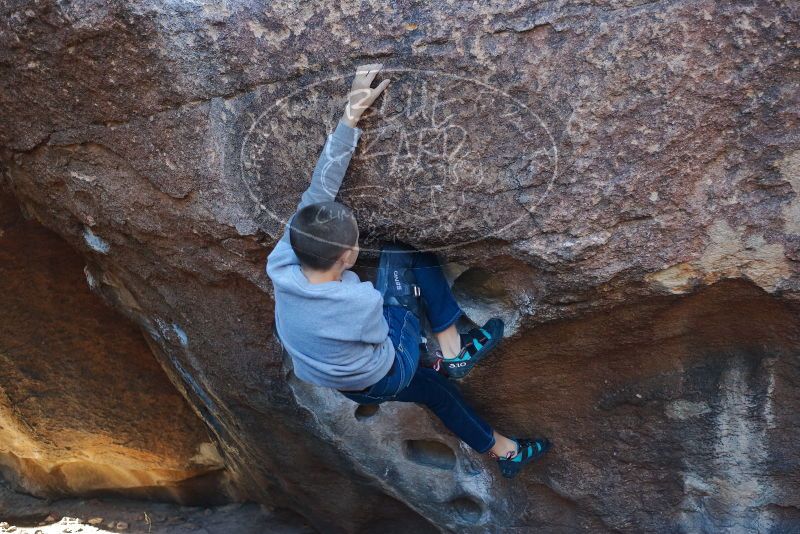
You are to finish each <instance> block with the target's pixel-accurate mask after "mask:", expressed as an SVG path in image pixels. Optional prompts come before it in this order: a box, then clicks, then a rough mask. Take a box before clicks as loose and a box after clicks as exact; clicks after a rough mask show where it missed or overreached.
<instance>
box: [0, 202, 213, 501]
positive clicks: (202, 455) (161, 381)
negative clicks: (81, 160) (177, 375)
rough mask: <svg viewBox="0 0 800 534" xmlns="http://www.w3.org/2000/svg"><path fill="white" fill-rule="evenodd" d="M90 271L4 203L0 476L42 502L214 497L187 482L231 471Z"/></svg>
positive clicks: (0, 210)
mask: <svg viewBox="0 0 800 534" xmlns="http://www.w3.org/2000/svg"><path fill="white" fill-rule="evenodd" d="M84 266H85V263H84V261H83V260H82V259H81V257H80V256H78V255H77V254H76V253H75V251H74V250H73V249H72V248H70V247H69V245H67V243H65V242H64V241H63V240H62V239H61V238H60V237H59V236H58V235H56V234H55V233H53V232H52V231H50V230H47V229H45V228H43V227H42V226H41V225H40V224H39V223H37V222H35V221H26V220H24V219H23V217H22V216H21V214H20V212H19V211H18V209H17V207H16V205H15V204H14V202H13V199H12V198H10V197H9V196H8V195H4V196H1V197H0V357H1V358H2V366H0V469H1V470H2V472H3V474H4V475H5V476H6V477H7V478H9V479H10V480H12V481H14V482H15V483H16V485H17V486H18V487H20V488H22V489H24V490H25V491H27V492H30V493H33V494H35V495H39V496H54V495H86V494H90V493H96V492H102V491H105V490H113V491H125V492H127V493H128V494H131V495H141V496H147V495H149V496H153V497H163V498H175V499H178V500H181V499H188V500H191V499H198V498H205V497H207V496H204V495H202V494H200V495H196V494H193V493H192V486H193V484H194V483H193V482H192V479H194V478H196V477H198V476H200V475H205V474H208V473H211V472H215V471H217V470H220V469H222V468H223V467H224V466H223V465H222V461H221V459H220V458H219V456H218V453H217V452H216V449H215V445H214V444H213V443H212V441H211V439H210V438H209V436H208V434H207V432H206V430H205V428H204V427H203V425H202V423H201V422H200V420H199V419H198V418H197V416H196V414H195V413H194V412H193V411H192V409H191V408H190V407H189V406H188V405H187V403H186V401H185V399H184V398H183V397H181V395H180V394H179V393H178V392H177V391H176V390H175V388H174V386H173V385H172V384H171V383H170V382H169V380H168V378H167V376H166V375H165V374H164V371H163V370H162V368H161V366H160V365H159V363H158V362H157V361H156V359H155V358H154V357H153V353H152V352H151V351H150V349H149V347H148V346H147V343H145V341H144V339H143V337H142V334H141V332H140V330H139V329H138V328H137V327H136V326H135V325H133V324H132V323H131V322H130V321H129V320H128V319H126V318H125V317H123V316H122V315H120V314H119V312H116V311H114V310H112V309H111V308H109V307H108V306H107V304H106V303H104V302H103V301H102V299H101V298H100V297H98V296H97V295H94V294H92V293H91V291H90V290H89V284H87V278H86V277H87V275H86V274H85V272H84ZM89 283H91V282H89ZM195 485H196V484H195Z"/></svg>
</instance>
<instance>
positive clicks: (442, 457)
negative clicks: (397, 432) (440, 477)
mask: <svg viewBox="0 0 800 534" xmlns="http://www.w3.org/2000/svg"><path fill="white" fill-rule="evenodd" d="M403 454H405V456H406V458H408V459H409V460H411V461H412V462H416V463H418V464H422V465H428V466H431V467H438V468H439V469H453V468H454V467H455V466H456V454H455V453H454V452H453V449H451V448H450V447H448V446H447V445H445V444H444V443H441V442H439V441H432V440H422V439H420V440H408V441H406V442H404V443H403Z"/></svg>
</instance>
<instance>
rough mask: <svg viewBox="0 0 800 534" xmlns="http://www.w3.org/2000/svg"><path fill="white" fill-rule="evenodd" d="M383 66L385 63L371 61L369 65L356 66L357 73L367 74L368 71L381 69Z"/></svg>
mask: <svg viewBox="0 0 800 534" xmlns="http://www.w3.org/2000/svg"><path fill="white" fill-rule="evenodd" d="M382 68H383V63H369V64H367V65H359V66H358V67H356V74H366V73H367V72H368V71H371V70H381V69H382Z"/></svg>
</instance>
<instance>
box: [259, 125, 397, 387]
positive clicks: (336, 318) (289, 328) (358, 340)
mask: <svg viewBox="0 0 800 534" xmlns="http://www.w3.org/2000/svg"><path fill="white" fill-rule="evenodd" d="M360 136H361V130H360V129H358V128H351V127H349V126H347V125H346V124H344V123H342V122H339V124H338V125H337V127H336V130H335V131H334V132H333V133H332V134H331V135H329V136H328V140H327V141H326V143H325V146H324V147H323V149H322V154H321V155H320V157H319V161H317V166H316V167H315V168H314V174H313V175H312V177H311V185H310V186H309V187H308V189H307V190H306V192H305V193H303V196H302V198H301V199H300V204H299V205H298V207H297V209H298V210H300V209H301V208H303V207H305V206H307V205H309V204H315V203H317V202H325V201H329V200H334V198H335V197H336V193H337V192H338V191H339V187H340V186H341V184H342V179H343V178H344V175H345V172H346V171H347V166H348V165H349V164H350V158H351V157H352V155H353V152H354V151H355V148H356V144H357V143H358V138H359V137H360ZM267 275H268V276H269V277H270V279H271V280H272V284H273V286H274V287H275V326H276V328H277V330H278V335H279V336H280V339H281V341H282V342H283V346H284V347H285V348H286V351H287V352H288V353H289V355H290V356H291V357H292V362H293V364H294V373H295V375H296V376H297V378H299V379H301V380H303V381H305V382H310V383H312V384H316V385H318V386H325V387H332V388H337V389H345V390H358V389H363V388H365V387H367V386H371V385H372V384H374V383H376V382H377V381H378V380H380V379H381V378H383V376H384V375H386V373H387V372H388V371H389V368H390V367H391V366H392V362H394V346H393V345H392V342H391V340H390V339H389V327H388V325H387V324H386V319H384V317H383V299H382V298H381V294H380V293H379V292H378V291H377V290H376V289H375V288H374V287H373V285H372V284H371V283H370V282H362V281H361V280H360V279H359V278H358V275H356V274H355V273H354V272H352V271H344V273H343V274H342V280H341V282H325V283H322V284H311V283H310V282H309V281H308V279H307V278H306V277H305V275H304V274H303V271H302V270H301V269H300V261H299V260H298V258H297V256H296V255H295V253H294V251H293V250H292V246H291V245H290V243H289V225H288V224H287V225H286V229H285V231H284V233H283V237H281V239H280V240H279V241H278V244H277V245H275V248H274V249H273V251H272V252H271V253H270V255H269V257H268V258H267Z"/></svg>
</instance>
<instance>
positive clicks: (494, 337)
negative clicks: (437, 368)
mask: <svg viewBox="0 0 800 534" xmlns="http://www.w3.org/2000/svg"><path fill="white" fill-rule="evenodd" d="M501 339H503V321H502V320H500V319H498V318H497V317H493V318H492V319H489V320H488V321H487V322H486V324H485V325H483V327H481V328H473V329H472V330H470V331H469V332H468V333H466V334H461V347H462V348H461V352H459V353H458V356H456V357H455V358H447V359H444V360H442V361H441V368H442V369H444V371H445V373H447V376H449V377H450V378H455V379H460V378H464V377H465V376H467V374H468V373H469V372H470V371H471V370H472V368H473V367H475V365H477V364H478V362H480V361H481V360H482V359H484V358H485V357H486V356H487V355H488V354H489V353H490V352H491V351H492V349H494V348H495V347H496V346H497V344H498V343H500V340H501Z"/></svg>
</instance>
